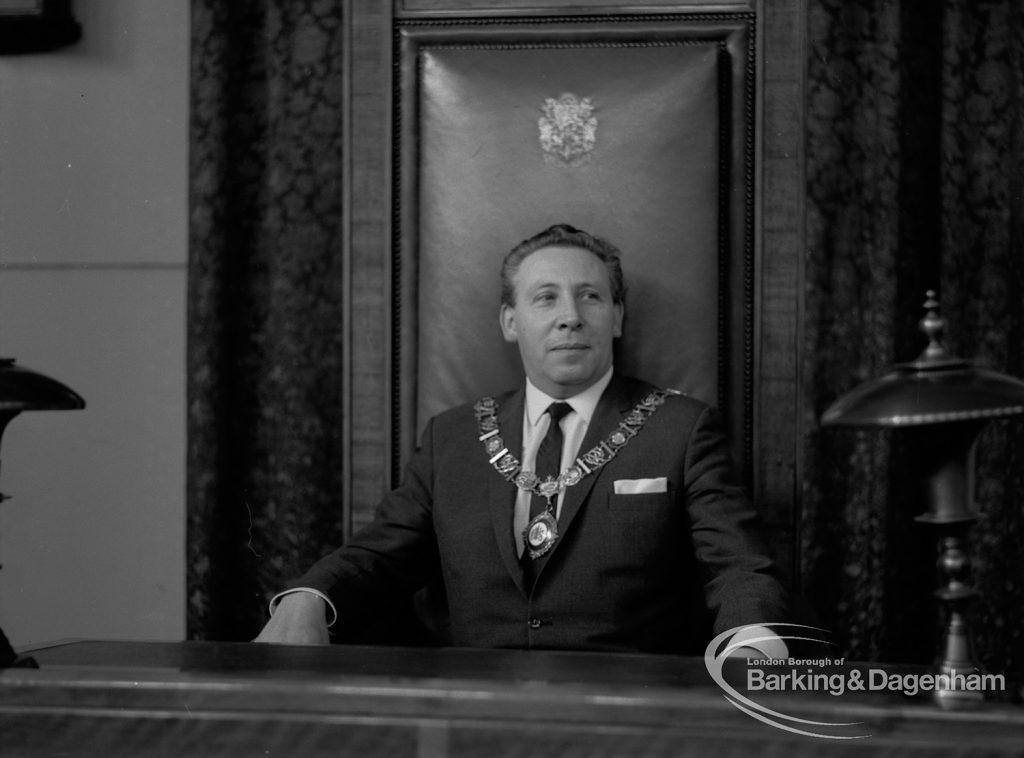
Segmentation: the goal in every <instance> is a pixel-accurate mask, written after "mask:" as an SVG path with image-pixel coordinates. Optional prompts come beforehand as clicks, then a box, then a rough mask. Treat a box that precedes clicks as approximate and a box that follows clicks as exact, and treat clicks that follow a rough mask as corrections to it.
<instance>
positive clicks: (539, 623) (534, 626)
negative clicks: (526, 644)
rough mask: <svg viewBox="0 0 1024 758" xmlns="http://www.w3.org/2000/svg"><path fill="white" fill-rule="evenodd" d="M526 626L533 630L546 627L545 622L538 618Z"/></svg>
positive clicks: (531, 620) (532, 619) (534, 618)
mask: <svg viewBox="0 0 1024 758" xmlns="http://www.w3.org/2000/svg"><path fill="white" fill-rule="evenodd" d="M526 625H527V626H529V627H530V628H531V629H540V628H541V627H542V626H544V622H543V621H541V620H540V619H539V618H537V617H536V616H534V617H533V618H531V619H530V620H529V621H527V622H526Z"/></svg>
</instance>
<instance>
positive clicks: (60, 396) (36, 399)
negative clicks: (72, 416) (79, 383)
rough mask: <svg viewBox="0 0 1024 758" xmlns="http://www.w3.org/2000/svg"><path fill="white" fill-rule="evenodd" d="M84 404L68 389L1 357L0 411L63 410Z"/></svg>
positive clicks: (73, 408) (81, 406)
mask: <svg viewBox="0 0 1024 758" xmlns="http://www.w3.org/2000/svg"><path fill="white" fill-rule="evenodd" d="M84 407H85V400H83V399H82V397H81V395H79V394H78V393H77V392H75V391H74V390H72V389H71V388H69V387H67V386H65V385H63V384H61V383H60V382H58V381H57V380H56V379H51V378H50V377H48V376H44V375H43V374H40V373H38V372H36V371H33V370H31V369H27V368H24V367H22V366H18V365H15V362H14V359H13V358H0V413H5V414H14V413H18V412H19V411H62V410H78V409H81V408H84Z"/></svg>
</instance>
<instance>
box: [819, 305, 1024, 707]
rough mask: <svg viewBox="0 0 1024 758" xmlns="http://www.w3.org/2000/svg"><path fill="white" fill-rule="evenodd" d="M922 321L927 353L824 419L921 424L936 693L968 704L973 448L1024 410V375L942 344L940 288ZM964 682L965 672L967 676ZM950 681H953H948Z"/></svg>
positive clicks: (973, 695)
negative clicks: (931, 545) (936, 639)
mask: <svg viewBox="0 0 1024 758" xmlns="http://www.w3.org/2000/svg"><path fill="white" fill-rule="evenodd" d="M924 307H925V309H926V313H925V316H924V318H922V319H921V320H920V322H919V325H920V328H921V331H922V332H923V333H924V334H925V336H926V337H927V338H928V346H927V347H926V348H925V349H924V352H922V353H921V355H919V356H918V357H917V359H916V360H914V361H912V362H910V363H901V364H896V365H894V366H893V367H892V370H891V371H890V373H888V374H886V375H885V376H883V377H881V378H879V379H874V380H872V381H868V382H865V383H864V384H862V385H860V386H859V387H856V388H855V389H853V390H852V391H851V392H849V393H847V394H846V395H843V396H842V397H841V398H839V399H838V400H836V401H835V403H833V404H832V405H831V406H830V407H829V408H828V409H827V410H826V411H825V413H824V415H823V416H822V418H821V423H822V425H823V426H859V427H880V428H882V427H888V428H904V427H909V428H919V429H920V431H921V432H922V433H921V434H920V442H921V445H922V458H923V460H924V461H925V471H924V476H925V479H926V490H925V492H926V497H927V501H928V510H927V512H925V513H922V514H921V515H920V516H917V517H916V519H915V520H916V521H918V522H919V523H923V524H929V525H931V526H932V527H933V528H934V529H935V530H936V532H937V534H938V561H937V567H938V575H939V586H938V589H937V590H936V591H935V595H936V597H937V598H938V599H939V602H940V604H941V606H942V609H943V611H944V624H943V632H942V640H941V642H940V649H939V655H938V659H937V661H936V667H937V673H938V674H945V675H946V676H945V678H939V680H938V681H939V682H940V686H939V687H937V688H936V689H935V690H934V697H935V699H936V700H937V701H938V703H939V704H940V705H942V706H943V707H950V708H952V707H958V706H961V705H969V704H973V703H974V702H976V701H978V700H980V699H981V698H982V693H980V692H972V691H967V690H966V689H965V688H964V687H963V686H960V687H958V686H957V679H956V676H954V675H955V674H959V675H960V677H964V676H967V675H969V674H973V673H975V672H976V671H978V670H979V669H980V666H979V664H978V663H977V661H976V658H975V653H974V648H973V644H972V641H971V634H970V628H969V623H968V617H967V611H968V608H969V606H970V604H971V602H972V601H973V600H974V599H975V598H976V597H977V594H978V593H977V591H976V590H975V589H974V587H973V586H972V585H971V580H970V558H969V555H968V552H967V544H966V543H967V536H968V533H969V531H970V527H971V524H973V523H974V521H975V520H976V519H977V515H976V513H975V509H974V507H973V503H972V502H971V501H972V492H971V489H972V487H971V484H972V482H973V464H974V460H973V454H972V451H973V447H974V444H975V442H976V440H977V438H978V435H979V434H980V432H981V430H982V429H983V428H984V427H985V425H986V424H987V423H988V422H989V421H990V420H991V419H995V418H1005V417H1008V416H1016V415H1020V414H1024V382H1022V381H1020V380H1019V379H1015V378H1013V377H1011V376H1007V375H1006V374H1001V373H999V372H997V371H992V370H989V369H986V368H981V367H979V366H977V365H975V364H974V363H972V362H971V361H968V360H963V359H961V358H957V357H955V356H953V355H950V354H949V353H948V352H947V350H946V348H945V347H944V346H943V343H942V334H943V331H944V329H945V326H946V322H945V320H944V319H942V318H941V317H940V316H939V303H938V300H937V299H936V295H935V292H934V291H931V290H929V291H928V292H927V300H926V301H925V303H924ZM960 681H961V682H962V681H963V680H962V678H961V679H960ZM947 684H948V686H946V685H947Z"/></svg>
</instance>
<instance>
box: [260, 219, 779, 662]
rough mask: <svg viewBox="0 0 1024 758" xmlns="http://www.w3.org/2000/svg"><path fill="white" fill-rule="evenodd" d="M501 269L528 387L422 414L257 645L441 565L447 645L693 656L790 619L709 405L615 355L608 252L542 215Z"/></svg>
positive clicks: (504, 320) (310, 640)
mask: <svg viewBox="0 0 1024 758" xmlns="http://www.w3.org/2000/svg"><path fill="white" fill-rule="evenodd" d="M501 276H502V302H501V308H500V323H501V330H502V333H503V335H504V337H505V339H506V340H508V341H509V342H513V343H515V344H516V345H517V346H518V348H519V353H520V357H521V359H522V364H523V369H524V371H525V374H526V381H525V384H524V386H521V387H519V388H518V389H516V390H515V391H512V392H509V393H506V394H503V395H501V396H498V397H496V398H482V399H480V400H478V401H476V402H475V403H471V404H468V405H464V406H461V407H458V408H454V409H452V410H449V411H447V412H445V413H442V414H440V415H438V416H437V417H435V418H434V419H432V420H431V421H430V422H429V424H428V425H427V427H426V429H425V431H424V433H423V437H422V441H421V446H420V449H419V450H418V451H417V452H416V454H415V455H414V457H413V458H412V460H411V462H410V463H409V466H408V469H407V471H406V474H405V478H404V480H403V483H402V484H401V486H399V487H398V488H397V489H396V490H394V491H393V492H391V493H390V494H389V495H387V496H386V497H385V498H384V500H383V502H381V504H380V505H379V507H378V510H377V513H376V516H375V519H374V521H373V522H372V523H371V524H370V525H369V526H367V527H366V528H365V529H363V530H362V531H360V532H359V533H358V534H356V535H355V536H354V537H353V538H352V539H351V540H350V541H349V542H348V544H346V545H345V546H343V547H341V548H339V549H338V550H336V551H335V552H333V553H331V554H330V555H328V556H327V557H325V558H323V559H322V560H320V561H319V562H318V563H316V564H315V565H314V566H313V567H312V568H311V569H310V570H309V571H308V572H307V573H306V574H305V575H304V576H303V577H301V578H299V579H298V580H297V581H296V582H295V583H294V585H293V586H292V587H291V588H289V589H287V590H286V591H285V592H283V593H281V594H279V595H278V596H277V597H275V598H274V601H272V603H271V610H272V616H271V618H270V620H269V622H268V623H267V625H266V626H265V627H264V629H263V631H262V632H261V633H260V634H259V636H258V637H257V638H256V641H257V642H279V643H293V644H318V643H326V642H327V641H328V624H329V622H330V623H333V621H334V620H336V619H338V618H339V616H340V623H341V624H344V623H345V617H346V615H352V616H357V615H359V614H360V613H361V612H362V610H361V609H362V608H363V607H364V606H365V604H366V603H367V602H368V601H371V600H372V599H373V598H374V597H376V596H379V595H381V594H385V593H389V594H393V593H394V592H395V591H396V590H400V591H405V592H408V593H412V592H415V591H416V590H417V589H418V588H420V587H422V586H424V585H426V584H427V583H428V582H429V581H431V580H433V579H435V578H437V577H438V576H440V578H441V579H442V580H443V582H444V586H445V589H446V591H447V597H448V606H449V615H450V618H449V624H450V634H451V640H450V643H451V644H454V645H459V646H471V647H511V648H533V649H541V648H543V649H576V650H604V651H633V652H652V653H669V652H678V653H687V654H699V653H703V651H704V647H705V646H706V645H707V643H708V642H709V640H710V639H711V635H712V633H714V634H719V633H722V632H724V631H726V630H729V629H732V628H734V627H740V626H745V625H752V624H763V623H771V622H783V621H785V620H786V618H787V614H788V605H787V603H788V601H787V595H786V591H785V589H784V588H783V584H782V582H781V581H780V576H779V571H778V569H777V567H776V566H775V564H774V563H773V562H772V561H771V560H770V559H769V558H768V557H767V556H766V554H765V552H764V549H763V546H762V543H761V541H760V539H759V537H758V535H757V533H756V527H757V517H756V514H755V513H754V511H753V510H752V508H751V507H750V504H749V503H748V501H747V499H746V498H745V496H744V494H743V492H742V490H741V488H740V486H739V484H738V483H737V481H736V478H735V476H734V473H733V468H732V464H731V462H730V457H729V451H728V446H727V442H726V440H725V438H724V435H723V432H722V429H721V424H720V421H719V415H718V413H717V412H716V411H715V410H714V409H713V408H710V407H708V406H706V405H704V404H703V403H701V402H698V401H697V400H694V399H692V398H689V397H686V396H684V395H681V394H679V393H676V392H673V391H664V390H660V389H657V388H655V387H653V386H651V385H649V384H646V383H645V382H641V381H638V380H636V379H631V378H629V377H625V376H621V375H620V374H618V373H617V372H616V371H615V369H614V368H613V365H612V364H613V360H612V358H613V356H612V352H613V351H612V344H613V341H614V339H615V338H616V337H619V336H621V334H622V320H623V314H624V305H625V302H624V298H625V287H624V284H623V278H622V269H621V265H620V262H619V256H618V251H617V250H616V248H615V247H613V246H612V245H610V244H609V243H607V242H606V241H604V240H602V239H600V238H596V237H593V236H591V235H589V234H587V233H585V232H582V231H579V230H577V229H574V228H573V227H571V226H565V225H561V226H554V227H551V228H550V229H547V230H545V231H544V232H541V233H540V234H538V235H536V236H535V237H532V238H530V239H528V240H525V241H524V242H522V243H520V244H519V245H518V246H516V247H515V248H514V249H513V250H512V251H511V252H510V253H509V254H508V256H507V257H506V258H505V261H504V264H503V267H502V272H501ZM709 617H710V620H711V621H712V622H713V623H712V624H709V623H708V619H709ZM712 628H713V631H712ZM752 636H758V635H756V634H755V635H752ZM771 642H775V643H777V646H775V647H771V644H770V643H769V644H768V647H767V648H766V647H765V646H764V645H763V644H762V645H761V647H760V648H759V649H760V650H761V652H763V653H764V654H766V655H769V656H771V657H775V656H777V655H780V654H782V653H784V651H785V647H784V646H783V645H782V643H781V640H774V641H771Z"/></svg>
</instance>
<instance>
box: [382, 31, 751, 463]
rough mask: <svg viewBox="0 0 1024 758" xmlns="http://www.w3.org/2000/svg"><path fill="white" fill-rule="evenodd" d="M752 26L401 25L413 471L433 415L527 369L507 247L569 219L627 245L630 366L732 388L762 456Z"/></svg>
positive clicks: (403, 445) (741, 458) (404, 347)
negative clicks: (505, 291)
mask: <svg viewBox="0 0 1024 758" xmlns="http://www.w3.org/2000/svg"><path fill="white" fill-rule="evenodd" d="M750 34H751V31H750V30H749V29H748V28H747V25H746V24H745V23H744V22H743V21H742V19H739V20H735V19H734V20H723V19H721V18H714V17H681V16H678V17H675V16H665V17H654V18H639V17H623V18H619V19H617V18H614V17H596V18H595V17H590V18H578V19H566V18H555V19H540V20H538V19H533V20H522V21H520V22H516V21H514V20H505V21H501V22H493V23H488V24H469V23H467V24H458V23H451V22H449V23H420V24H416V23H410V24H406V25H404V26H402V27H401V29H400V36H399V40H400V42H399V46H398V49H397V58H398V63H399V81H398V83H397V84H398V91H397V95H398V97H397V103H396V109H395V119H396V127H397V131H396V136H397V153H396V184H395V197H394V202H395V229H394V245H395V271H396V276H395V292H394V302H393V308H394V310H393V313H394V322H393V330H394V332H393V333H394V335H395V344H394V346H393V348H394V349H393V354H392V358H393V369H394V370H393V380H394V384H395V393H394V406H393V419H394V422H395V439H394V463H395V471H396V473H397V471H398V470H399V469H400V468H401V465H402V464H403V463H404V462H405V460H406V459H407V457H408V455H409V453H410V452H411V450H412V449H413V447H414V445H415V442H416V439H417V437H418V434H419V432H420V431H421V430H422V427H423V424H424V423H425V421H426V419H428V418H429V417H430V416H432V415H433V414H435V413H437V412H439V411H441V410H444V409H445V408H448V407H451V406H453V405H456V404H459V403H462V402H466V401H468V400H472V399H474V398H477V397H479V396H481V395H484V394H489V393H496V392H500V391H502V390H504V389H507V388H509V387H512V386H515V385H516V384H517V383H519V382H520V381H521V380H522V379H521V370H520V368H519V359H518V355H517V353H516V350H515V347H514V346H511V345H507V344H505V343H503V342H502V339H501V335H500V332H499V329H498V307H499V293H500V288H499V278H498V271H499V267H500V264H501V260H502V258H503V256H504V255H505V253H506V252H508V250H509V249H510V248H511V247H512V246H513V245H514V244H515V243H517V242H518V241H520V240H521V239H524V238H525V237H528V236H530V235H532V234H534V233H536V232H538V231H540V230H542V229H544V228H546V227H547V226H549V225H551V224H554V223H559V222H566V223H569V224H572V225H574V226H577V227H579V228H582V229H585V230H587V231H589V232H591V233H594V234H597V235H599V236H603V237H605V238H607V239H608V240H610V241H611V242H613V243H614V244H616V245H617V246H618V247H619V248H620V249H621V250H622V253H623V255H622V261H623V269H624V272H625V277H626V282H627V286H628V294H627V299H626V322H625V333H624V336H623V338H622V339H621V340H620V341H619V345H618V353H617V356H616V364H617V366H618V368H619V369H620V370H621V371H623V372H624V373H627V374H631V375H634V376H639V377H641V378H644V379H647V380H649V381H652V382H654V383H656V384H660V385H662V386H665V387H673V388H676V389H679V390H682V391H684V392H687V393H689V394H692V395H694V396H696V397H698V398H700V399H702V400H704V401H706V402H709V403H712V404H715V405H718V406H720V407H721V409H722V410H723V412H724V413H725V415H726V418H727V420H728V423H729V426H730V431H731V432H732V436H733V438H734V446H735V451H736V457H737V463H738V465H739V466H740V468H741V470H742V471H744V472H745V471H746V469H747V467H748V465H749V436H750V398H751V392H750V390H751V387H750V381H751V365H752V345H753V327H752V309H753V287H752V278H753V252H752V251H753V241H752V238H751V237H752V218H753V192H752V186H753V181H754V177H753V170H752V166H753V152H752V151H753V138H752V137H753V95H752V92H751V91H750V79H751V77H750V73H751V71H752V66H753V62H752V59H751V52H750V51H751V44H752V40H751V39H750Z"/></svg>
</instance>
